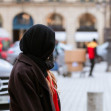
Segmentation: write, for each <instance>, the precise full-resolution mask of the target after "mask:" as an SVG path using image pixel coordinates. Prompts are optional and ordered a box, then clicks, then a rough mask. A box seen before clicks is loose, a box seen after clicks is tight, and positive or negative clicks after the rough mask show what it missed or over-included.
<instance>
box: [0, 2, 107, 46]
mask: <svg viewBox="0 0 111 111" xmlns="http://www.w3.org/2000/svg"><path fill="white" fill-rule="evenodd" d="M103 12H104V7H100V8H99V9H98V7H97V4H96V3H95V1H94V0H79V1H78V0H65V1H59V0H56V1H50V0H49V1H46V0H0V24H1V27H3V28H5V29H6V30H7V31H8V32H9V33H10V35H11V36H10V38H11V40H12V41H13V40H14V34H13V30H14V18H15V17H16V16H17V15H19V14H21V13H26V14H28V15H30V17H31V18H32V20H33V24H37V23H39V24H45V25H48V21H49V22H50V19H48V17H50V16H51V15H52V14H54V13H56V14H58V15H60V16H61V17H62V22H61V25H62V27H63V28H64V29H65V33H66V40H65V41H66V43H68V44H73V45H74V47H77V41H76V40H75V33H76V32H77V29H78V28H79V27H80V22H81V21H80V18H86V20H89V19H91V17H92V24H93V25H94V27H95V29H97V32H98V42H99V43H100V44H101V43H103V42H104V38H103V36H104V26H105V24H108V23H107V22H105V13H103ZM84 14H86V15H90V17H89V19H87V16H86V17H83V15H84ZM107 16H108V15H107ZM87 23H88V22H87ZM81 24H82V22H81Z"/></svg>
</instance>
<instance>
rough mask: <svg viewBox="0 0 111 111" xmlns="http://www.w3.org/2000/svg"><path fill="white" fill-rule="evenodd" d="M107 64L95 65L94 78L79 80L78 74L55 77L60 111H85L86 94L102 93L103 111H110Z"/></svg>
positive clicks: (109, 83) (110, 101) (86, 76)
mask: <svg viewBox="0 0 111 111" xmlns="http://www.w3.org/2000/svg"><path fill="white" fill-rule="evenodd" d="M106 67H107V64H106V63H105V62H102V63H100V64H96V66H95V68H94V73H93V75H94V77H92V78H91V77H88V71H89V68H88V67H86V68H85V69H84V70H86V71H87V72H86V75H85V77H81V78H80V72H76V73H73V74H72V77H71V78H70V77H65V78H64V77H62V76H57V80H58V86H59V91H60V99H61V107H62V108H61V109H62V111H87V92H103V104H104V106H103V108H104V111H111V72H105V70H106Z"/></svg>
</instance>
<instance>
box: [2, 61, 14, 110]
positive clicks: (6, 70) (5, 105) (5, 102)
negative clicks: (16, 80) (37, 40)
mask: <svg viewBox="0 0 111 111" xmlns="http://www.w3.org/2000/svg"><path fill="white" fill-rule="evenodd" d="M12 68H13V66H12V65H11V64H10V63H8V62H7V61H5V60H3V59H0V111H1V110H8V109H9V102H10V97H9V95H8V81H9V76H10V73H11V70H12Z"/></svg>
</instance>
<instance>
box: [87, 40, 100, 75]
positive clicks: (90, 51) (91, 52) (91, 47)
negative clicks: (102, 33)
mask: <svg viewBox="0 0 111 111" xmlns="http://www.w3.org/2000/svg"><path fill="white" fill-rule="evenodd" d="M97 45H98V44H97V41H96V39H93V41H92V42H90V43H88V45H87V51H88V55H89V59H90V63H91V68H90V73H89V76H92V72H93V69H94V65H95V58H96V57H97V52H96V47H97Z"/></svg>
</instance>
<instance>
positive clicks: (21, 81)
mask: <svg viewBox="0 0 111 111" xmlns="http://www.w3.org/2000/svg"><path fill="white" fill-rule="evenodd" d="M33 79H34V77H33V76H32V74H31V71H22V72H19V73H18V74H16V77H15V79H14V84H15V86H16V87H15V88H16V95H17V98H18V103H19V106H20V107H21V109H22V111H43V108H42V105H41V102H40V98H39V96H38V94H37V91H36V88H35V86H34V80H33Z"/></svg>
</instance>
